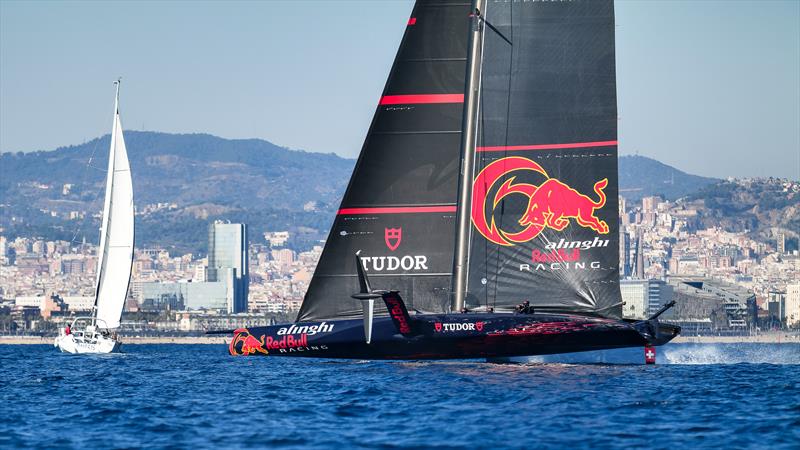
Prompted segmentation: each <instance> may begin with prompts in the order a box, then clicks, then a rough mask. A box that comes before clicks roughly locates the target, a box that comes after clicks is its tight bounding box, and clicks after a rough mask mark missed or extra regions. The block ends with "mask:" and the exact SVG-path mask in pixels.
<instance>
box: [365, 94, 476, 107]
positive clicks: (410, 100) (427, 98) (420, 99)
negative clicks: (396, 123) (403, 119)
mask: <svg viewBox="0 0 800 450" xmlns="http://www.w3.org/2000/svg"><path fill="white" fill-rule="evenodd" d="M419 103H464V94H416V95H384V96H383V97H381V101H380V103H379V104H380V105H413V104H419Z"/></svg>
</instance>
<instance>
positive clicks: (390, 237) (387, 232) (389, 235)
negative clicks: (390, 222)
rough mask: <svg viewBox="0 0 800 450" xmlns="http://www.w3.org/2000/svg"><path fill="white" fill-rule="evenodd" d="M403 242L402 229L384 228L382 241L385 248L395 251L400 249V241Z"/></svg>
mask: <svg viewBox="0 0 800 450" xmlns="http://www.w3.org/2000/svg"><path fill="white" fill-rule="evenodd" d="M402 240H403V229H402V228H385V229H384V231H383V241H384V242H386V247H388V248H389V250H391V251H395V250H397V247H400V241H402Z"/></svg>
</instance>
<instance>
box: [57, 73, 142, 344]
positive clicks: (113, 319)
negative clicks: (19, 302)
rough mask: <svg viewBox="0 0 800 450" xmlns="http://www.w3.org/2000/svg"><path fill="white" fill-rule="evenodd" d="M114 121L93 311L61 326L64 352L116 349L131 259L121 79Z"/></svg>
mask: <svg viewBox="0 0 800 450" xmlns="http://www.w3.org/2000/svg"><path fill="white" fill-rule="evenodd" d="M114 84H115V85H116V96H115V100H114V124H113V126H112V129H111V147H110V149H109V155H108V175H107V178H106V195H105V203H104V207H103V219H102V223H101V228H100V248H99V251H98V253H97V255H98V269H97V281H96V291H95V300H94V308H93V310H92V315H91V317H78V318H76V319H75V320H73V322H72V325H71V327H70V331H69V332H67V331H66V330H65V329H62V330H60V332H59V336H58V337H57V338H56V340H55V343H54V344H53V345H54V346H56V347H58V348H59V349H61V351H62V352H66V353H111V352H114V351H117V350H119V347H120V342H119V340H118V339H117V337H116V333H115V332H114V330H115V329H116V328H118V327H119V325H120V318H121V316H122V309H123V307H124V306H125V299H126V297H127V295H128V285H129V283H130V277H131V267H132V265H133V236H134V228H133V214H134V211H133V183H132V181H131V170H130V164H129V162H128V152H127V150H126V149H125V139H124V138H123V136H122V122H121V120H120V116H119V86H120V80H117V81H115V82H114Z"/></svg>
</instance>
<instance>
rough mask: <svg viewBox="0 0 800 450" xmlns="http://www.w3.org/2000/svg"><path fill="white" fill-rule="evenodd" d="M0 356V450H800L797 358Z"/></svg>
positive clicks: (762, 348)
mask: <svg viewBox="0 0 800 450" xmlns="http://www.w3.org/2000/svg"><path fill="white" fill-rule="evenodd" d="M123 350H124V353H122V354H117V355H104V356H70V355H66V354H61V353H59V352H58V351H57V350H56V349H54V348H53V347H51V346H35V345H19V346H15V345H0V404H1V405H2V409H0V411H2V413H0V448H21V447H27V448H44V447H53V448H59V449H68V448H142V447H146V448H186V449H190V448H251V447H252V448H323V449H328V448H402V449H407V448H430V447H432V446H436V447H438V448H469V449H476V448H526V449H528V448H592V449H595V448H609V447H614V448H629V447H634V446H635V447H642V448H664V449H674V448H726V449H727V448H769V449H781V448H784V449H790V448H791V449H798V448H800V344H670V345H667V346H665V347H661V348H660V349H659V350H660V352H661V353H660V359H661V361H660V362H661V363H660V364H658V365H655V366H644V365H614V364H563V363H527V364H496V363H487V362H485V361H451V362H373V361H334V360H323V359H319V360H317V359H288V358H287V359H281V358H273V357H249V358H244V357H231V356H229V355H228V354H227V348H226V347H225V346H222V345H128V346H124V347H123Z"/></svg>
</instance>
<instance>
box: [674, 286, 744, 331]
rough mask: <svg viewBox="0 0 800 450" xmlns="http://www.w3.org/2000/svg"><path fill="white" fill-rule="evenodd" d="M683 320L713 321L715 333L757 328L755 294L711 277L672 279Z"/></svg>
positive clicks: (678, 313) (677, 307)
mask: <svg viewBox="0 0 800 450" xmlns="http://www.w3.org/2000/svg"><path fill="white" fill-rule="evenodd" d="M669 283H670V285H672V287H673V290H674V291H673V293H674V296H675V300H676V302H677V304H676V307H675V315H676V317H679V318H681V319H692V320H694V319H697V318H709V319H710V322H709V323H708V325H709V326H710V328H711V329H712V330H720V329H745V328H747V327H748V326H752V325H755V322H756V319H757V317H758V306H757V303H756V296H755V294H754V293H753V292H752V291H750V290H748V289H746V288H743V287H741V286H738V285H736V284H733V283H729V282H726V281H722V280H718V279H712V278H707V277H689V276H685V277H671V278H670V281H669Z"/></svg>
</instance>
